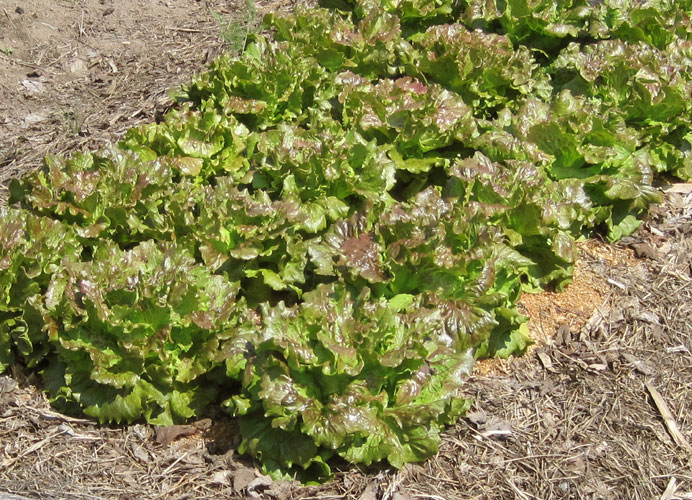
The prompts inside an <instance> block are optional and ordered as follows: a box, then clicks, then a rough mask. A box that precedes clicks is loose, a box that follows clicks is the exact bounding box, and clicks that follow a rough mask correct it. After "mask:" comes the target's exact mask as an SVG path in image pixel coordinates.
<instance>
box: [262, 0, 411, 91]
mask: <svg viewBox="0 0 692 500" xmlns="http://www.w3.org/2000/svg"><path fill="white" fill-rule="evenodd" d="M264 23H265V25H266V26H267V27H271V28H275V29H276V31H277V33H276V37H277V39H278V40H282V41H283V40H285V41H289V42H291V44H292V45H294V46H298V47H301V49H302V53H303V54H305V55H310V56H311V57H314V58H315V60H316V61H317V62H318V63H319V64H320V65H322V66H324V67H325V68H326V69H327V70H329V71H331V72H339V71H343V70H350V71H352V72H354V73H357V74H359V75H361V76H363V77H366V78H374V77H387V76H394V75H395V74H396V72H397V69H398V68H399V66H401V64H402V61H403V60H405V59H406V58H408V57H409V55H410V46H409V45H408V43H406V41H405V40H404V39H403V38H402V36H401V27H400V24H399V18H397V17H395V16H392V15H391V14H389V13H387V12H386V11H384V10H382V9H379V8H376V9H373V10H372V11H370V12H369V13H368V14H367V15H366V16H365V17H363V18H362V19H358V20H356V21H352V20H351V19H349V18H348V17H344V16H343V15H341V14H339V13H338V12H335V11H330V10H327V9H315V8H310V9H307V8H300V7H299V8H298V10H297V12H296V14H293V15H290V16H287V15H282V14H269V15H267V16H266V17H265V19H264Z"/></svg>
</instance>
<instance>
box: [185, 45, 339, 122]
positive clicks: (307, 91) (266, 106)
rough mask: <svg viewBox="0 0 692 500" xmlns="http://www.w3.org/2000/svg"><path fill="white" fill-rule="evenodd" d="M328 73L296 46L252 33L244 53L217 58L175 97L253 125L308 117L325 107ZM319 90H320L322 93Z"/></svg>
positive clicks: (301, 119) (302, 119)
mask: <svg viewBox="0 0 692 500" xmlns="http://www.w3.org/2000/svg"><path fill="white" fill-rule="evenodd" d="M329 78H330V76H329V74H328V72H327V70H326V69H325V68H324V67H323V66H321V65H320V64H319V63H318V62H317V61H316V60H315V59H314V58H313V57H310V56H308V55H306V54H305V52H304V50H302V49H301V47H300V46H299V45H297V44H289V43H286V42H269V41H267V40H266V39H265V38H264V37H261V36H257V37H254V38H253V39H252V40H251V41H250V42H249V44H248V46H247V48H246V50H245V52H244V53H243V55H242V56H240V57H239V58H238V57H235V56H233V55H231V54H227V55H223V56H221V57H219V58H218V59H216V60H215V61H214V62H213V63H212V65H211V68H210V71H208V72H207V73H203V74H201V75H198V76H196V77H195V78H194V79H193V80H192V82H191V83H190V84H189V85H186V86H185V87H183V89H182V90H181V92H179V93H178V95H177V97H178V99H179V100H182V101H189V102H191V103H193V104H194V105H197V106H202V103H204V107H205V108H206V109H209V110H211V109H216V110H217V112H219V113H220V115H222V116H223V115H231V114H232V115H234V116H236V117H237V118H238V119H239V120H240V121H241V122H243V123H245V124H246V125H248V126H250V127H251V128H253V129H260V130H263V129H266V128H267V127H271V126H273V125H275V124H277V123H280V122H284V121H286V122H291V121H298V122H300V121H304V120H306V119H307V118H308V117H309V113H308V109H310V108H312V107H317V108H319V107H320V106H322V105H326V104H327V103H326V102H325V101H326V100H327V99H329V98H330V93H329V92H328V91H327V92H325V90H326V89H328V88H329V86H330V84H329ZM318 89H319V90H320V92H319V93H318V92H317V91H318Z"/></svg>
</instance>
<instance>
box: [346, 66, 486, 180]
mask: <svg viewBox="0 0 692 500" xmlns="http://www.w3.org/2000/svg"><path fill="white" fill-rule="evenodd" d="M336 81H337V83H340V84H341V85H343V91H342V92H341V94H340V95H339V101H340V102H341V103H342V104H343V121H344V123H345V124H346V125H350V126H355V127H356V129H357V130H359V131H360V132H361V133H362V134H363V135H364V136H365V137H367V138H376V139H378V140H379V141H384V142H388V143H391V144H393V145H394V146H396V148H397V149H398V151H400V152H401V153H403V154H405V155H407V156H413V157H420V155H421V154H423V153H426V152H428V151H431V150H434V149H439V148H443V147H446V146H449V145H450V144H452V143H453V142H454V141H455V140H456V141H459V142H461V143H464V142H465V140H467V139H468V138H470V137H472V136H474V135H475V134H476V125H475V120H474V118H473V116H472V114H471V109H470V108H469V107H468V106H467V105H466V104H464V101H462V100H461V99H460V98H459V96H458V95H456V94H454V93H452V92H449V91H447V90H445V89H443V88H441V87H440V86H439V85H435V84H429V85H424V84H423V83H421V82H420V81H419V80H415V79H412V78H410V77H404V78H399V79H397V80H381V81H380V82H378V83H377V84H376V85H372V84H370V83H369V82H368V81H367V80H366V79H364V78H362V77H359V76H357V75H355V74H353V73H350V72H347V73H342V74H340V75H338V76H337V79H336ZM392 159H395V158H392ZM397 159H398V158H397ZM398 163H399V165H398V166H399V168H403V169H406V170H420V169H421V167H413V166H411V164H410V163H409V164H408V165H407V164H406V163H403V164H402V163H401V160H399V162H398ZM423 168H424V167H423ZM428 168H429V167H428Z"/></svg>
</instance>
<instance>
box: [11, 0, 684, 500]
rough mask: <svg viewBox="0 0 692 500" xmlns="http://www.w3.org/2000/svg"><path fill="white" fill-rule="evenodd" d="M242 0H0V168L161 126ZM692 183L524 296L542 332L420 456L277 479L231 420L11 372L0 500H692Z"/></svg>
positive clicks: (473, 390)
mask: <svg viewBox="0 0 692 500" xmlns="http://www.w3.org/2000/svg"><path fill="white" fill-rule="evenodd" d="M290 7H291V6H290V4H289V3H287V2H282V3H276V2H275V3H272V4H269V3H266V2H265V3H262V2H259V3H258V8H259V10H260V11H262V10H276V9H280V8H281V9H283V8H286V9H288V8H290ZM244 9H245V4H244V3H242V4H240V3H239V4H234V3H232V2H223V1H215V0H214V1H205V0H201V1H196V0H167V1H163V0H117V1H115V0H56V1H46V0H0V181H2V183H3V184H6V182H7V180H8V179H10V178H12V177H15V176H18V175H21V174H22V173H23V172H26V171H27V170H30V169H33V168H36V167H38V166H39V165H40V164H41V160H42V158H43V157H44V156H45V155H46V154H55V153H69V152H70V151H74V150H78V149H94V148H98V147H99V146H102V145H104V144H106V143H107V142H108V141H116V140H118V138H119V137H121V136H122V134H123V132H124V131H125V130H127V129H128V128H130V127H132V126H134V125H136V124H138V123H143V122H150V121H152V120H155V119H156V118H157V117H159V116H160V115H161V114H162V113H164V112H165V111H166V110H167V109H168V107H169V106H171V105H172V102H171V101H170V99H169V98H168V97H167V93H168V91H169V90H170V89H171V88H174V87H176V86H178V85H180V84H182V83H184V82H185V81H186V80H188V79H189V77H190V76H191V74H192V73H194V72H197V71H201V70H202V69H203V68H204V66H205V64H206V63H207V62H208V61H210V60H211V59H213V58H214V57H215V56H216V55H217V54H219V53H220V52H221V51H223V50H225V49H228V45H227V44H226V43H225V41H224V39H223V38H222V37H221V36H220V34H221V33H222V32H223V28H224V25H223V23H224V22H225V21H222V22H221V23H220V22H219V21H218V20H217V19H219V18H220V19H224V20H225V19H229V20H230V19H231V18H233V17H244V13H245V12H246V11H245V10H244ZM212 11H213V12H216V13H217V16H216V19H215V17H214V16H213V15H212ZM219 16H220V17H219ZM689 187H690V186H689V185H675V186H672V187H668V188H667V191H666V203H665V204H664V205H662V206H660V207H657V208H655V209H654V210H653V211H652V214H651V217H650V219H649V220H648V221H647V222H646V224H645V225H644V226H643V227H642V228H641V229H640V230H639V231H638V232H637V233H636V234H635V235H634V236H633V237H631V238H628V239H627V240H626V241H623V242H622V243H620V244H618V245H617V246H613V245H608V244H605V243H603V242H600V241H598V240H591V241H587V242H584V243H583V244H581V245H580V250H581V252H580V255H581V257H580V262H579V266H578V269H577V273H576V275H575V282H574V284H573V285H571V286H570V287H568V289H567V291H566V292H564V293H562V294H554V293H544V294H541V295H537V296H526V297H525V298H524V300H523V302H522V307H523V308H524V311H525V312H526V313H527V314H528V315H529V316H530V317H531V323H530V324H531V328H532V332H533V335H534V337H535V339H536V341H537V345H536V346H535V347H534V348H533V349H532V350H531V352H530V353H529V354H528V355H527V356H525V357H523V358H521V359H515V360H511V361H508V362H485V363H481V364H479V365H478V367H477V370H476V372H475V374H474V375H473V376H472V377H471V378H470V380H469V382H468V393H469V395H471V396H473V397H475V398H476V403H475V406H474V408H473V411H472V412H471V413H470V414H469V415H468V416H467V417H466V418H464V419H463V420H462V421H461V422H460V423H459V424H458V425H457V426H456V427H454V428H452V429H450V430H449V431H448V432H447V433H446V434H445V437H444V442H443V445H442V448H441V450H440V453H439V454H438V455H436V456H435V457H434V458H432V459H430V460H428V461H427V462H425V463H422V464H416V465H410V466H406V467H405V468H404V469H403V470H401V471H396V470H392V469H389V468H370V469H367V470H362V469H358V468H355V467H348V466H344V467H343V468H341V469H340V470H338V472H337V474H336V477H335V479H334V480H333V481H332V482H330V483H328V484H324V485H319V486H301V485H298V484H293V483H288V482H284V483H272V482H271V481H270V480H268V479H267V478H265V477H263V476H262V475H261V474H259V472H257V471H256V469H255V468H254V464H253V463H252V462H250V461H247V460H245V459H243V458H242V457H238V456H236V455H235V454H234V452H233V447H232V445H233V443H234V426H233V422H232V421H229V420H227V419H224V418H223V417H220V416H216V418H213V419H212V420H202V421H199V422H196V423H194V424H191V425H188V426H179V427H175V428H173V429H170V428H169V429H165V430H161V429H159V430H156V429H153V428H151V427H149V426H145V425H141V424H140V425H134V426H129V427H103V426H98V425H96V424H94V423H93V422H90V421H87V420H80V419H74V418H68V417H64V416H61V415H58V414H56V413H54V412H53V411H51V409H50V406H49V405H48V404H47V402H46V399H45V397H44V396H43V395H42V393H41V392H40V391H38V390H37V389H36V388H35V386H33V385H32V382H33V379H32V377H31V376H29V377H27V376H26V374H24V373H22V372H21V371H20V370H15V371H14V373H13V374H12V375H13V376H12V377H8V376H2V377H0V500H5V499H20V498H31V499H39V498H41V499H43V498H45V499H63V498H64V499H112V498H121V499H135V498H136V499H142V500H144V499H193V498H247V497H254V498H277V499H303V500H309V499H310V500H313V499H314V500H317V499H324V500H328V499H341V498H354V499H362V500H375V499H382V500H412V499H431V500H446V499H449V500H452V499H517V500H529V499H542V500H548V499H563V498H564V499H604V500H609V499H628V500H629V499H661V500H671V499H675V498H678V499H681V498H688V499H689V498H692V447H690V444H689V443H690V442H692V335H691V334H690V318H691V310H692V194H690V189H689Z"/></svg>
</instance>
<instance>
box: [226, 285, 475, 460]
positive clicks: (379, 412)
mask: <svg viewBox="0 0 692 500" xmlns="http://www.w3.org/2000/svg"><path fill="white" fill-rule="evenodd" d="M431 312H432V310H431ZM443 316H444V315H443ZM443 316H435V315H433V314H430V315H428V316H427V317H426V318H424V319H423V318H420V317H417V316H416V317H414V316H410V317H409V316H408V315H406V314H398V313H396V312H395V311H394V310H392V309H391V308H390V307H389V306H388V305H387V303H386V302H385V301H383V300H375V301H373V300H371V296H370V293H369V292H368V289H367V288H366V289H363V291H362V293H360V294H359V295H358V296H357V297H352V296H351V294H350V293H349V292H348V291H347V289H346V288H345V287H344V286H343V285H338V284H334V285H319V286H318V287H317V288H316V289H315V291H314V292H310V293H309V294H306V295H305V296H304V302H303V304H302V305H301V306H294V307H292V308H287V307H285V306H283V305H282V304H279V306H278V307H275V308H272V309H268V308H265V309H264V311H263V324H262V333H261V338H259V339H257V341H256V343H255V346H256V347H255V350H254V351H253V352H252V353H248V352H246V353H245V358H246V364H245V369H244V373H243V376H242V381H243V393H241V394H246V397H247V399H248V400H250V401H258V402H261V410H260V409H259V408H256V409H255V410H252V409H247V408H243V409H242V412H244V413H245V415H246V416H245V417H243V422H247V423H248V424H247V425H249V422H250V421H252V422H254V423H253V425H257V426H262V425H264V426H265V428H269V426H271V428H273V429H276V431H275V432H279V429H280V430H281V431H282V432H279V435H277V436H274V435H273V434H272V433H271V432H265V433H262V434H260V435H251V436H248V437H245V438H244V439H243V444H242V447H243V449H244V450H246V451H249V452H251V453H253V454H255V456H257V457H258V458H262V460H263V461H265V463H267V464H272V463H278V464H280V465H281V466H282V467H283V468H284V470H286V469H288V470H296V466H298V467H297V470H300V468H303V469H304V468H307V467H311V466H313V465H314V464H313V460H315V459H318V460H319V458H318V457H324V456H329V455H331V454H338V455H341V456H342V457H344V458H346V459H347V460H352V461H358V462H363V463H366V464H368V463H372V462H374V461H378V460H382V459H387V460H389V461H390V463H392V464H393V465H395V466H397V467H400V466H401V465H403V463H405V462H408V461H419V460H422V459H423V458H425V457H426V456H428V455H429V454H430V453H433V452H434V451H435V450H436V449H437V444H438V443H439V433H440V431H441V430H442V425H443V423H444V422H454V421H455V420H456V418H458V416H459V415H460V414H461V413H462V412H463V411H464V410H465V409H466V408H467V407H468V404H469V402H468V400H466V399H464V398H463V395H462V393H461V388H462V386H463V381H464V379H465V377H466V376H467V375H468V374H469V372H470V368H471V366H472V363H473V356H472V354H471V350H470V349H468V348H466V347H465V345H466V344H467V343H468V342H467V340H466V339H465V338H464V334H463V333H462V331H463V330H464V329H465V328H471V326H470V325H462V324H461V323H462V322H468V321H471V320H470V318H467V317H459V318H458V319H457V320H456V321H457V322H456V323H455V325H454V326H453V327H450V328H447V327H443V325H444V324H445V323H449V319H445V317H443ZM445 328H446V330H445ZM450 329H455V331H456V334H455V335H456V336H455V337H451V336H450V335H449V331H450ZM441 339H444V341H441ZM239 406H241V407H242V406H243V403H242V400H238V398H236V399H235V400H232V401H230V402H229V407H231V408H233V409H235V410H237V409H238V407H239ZM261 422H266V423H264V424H261ZM298 429H300V430H301V431H302V434H296V430H298ZM280 436H285V437H286V438H287V439H291V440H295V444H294V446H295V447H297V449H302V450H310V455H309V456H303V455H304V454H303V453H301V454H299V455H300V456H302V458H300V459H298V458H297V457H296V455H295V454H294V453H293V452H288V451H287V450H283V451H282V450H281V449H277V448H276V447H275V446H272V439H275V438H278V437H280ZM289 436H291V437H289ZM299 438H300V439H299ZM268 468H269V470H271V466H270V465H269V466H268Z"/></svg>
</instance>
